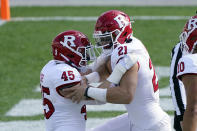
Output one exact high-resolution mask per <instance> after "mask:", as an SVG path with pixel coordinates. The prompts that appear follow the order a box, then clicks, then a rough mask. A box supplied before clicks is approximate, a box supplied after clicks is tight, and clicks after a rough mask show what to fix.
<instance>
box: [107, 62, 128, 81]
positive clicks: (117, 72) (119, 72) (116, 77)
mask: <svg viewBox="0 0 197 131" xmlns="http://www.w3.org/2000/svg"><path fill="white" fill-rule="evenodd" d="M126 71H127V70H126V69H125V68H124V67H123V66H122V65H121V64H119V63H118V64H117V65H116V66H115V68H114V70H113V72H112V73H111V75H110V76H109V77H108V78H107V80H108V81H109V82H111V83H114V84H118V83H119V82H120V80H121V78H122V76H123V75H124V73H125V72H126Z"/></svg>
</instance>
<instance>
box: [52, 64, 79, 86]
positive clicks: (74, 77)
mask: <svg viewBox="0 0 197 131" xmlns="http://www.w3.org/2000/svg"><path fill="white" fill-rule="evenodd" d="M80 80H81V75H80V73H79V72H78V71H77V69H75V68H73V67H70V66H62V67H59V68H57V69H56V71H55V72H54V73H53V80H52V82H53V85H54V87H55V88H56V89H62V88H69V87H72V86H74V85H76V84H78V83H80Z"/></svg>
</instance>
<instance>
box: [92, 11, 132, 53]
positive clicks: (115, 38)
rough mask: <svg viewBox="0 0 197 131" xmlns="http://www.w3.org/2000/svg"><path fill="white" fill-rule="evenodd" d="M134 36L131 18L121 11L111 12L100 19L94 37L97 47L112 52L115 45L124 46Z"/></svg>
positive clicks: (102, 15)
mask: <svg viewBox="0 0 197 131" xmlns="http://www.w3.org/2000/svg"><path fill="white" fill-rule="evenodd" d="M131 35H132V27H131V22H130V18H129V16H128V15H127V14H125V13H124V12H122V11H119V10H110V11H107V12H104V13H103V14H101V16H99V17H98V19H97V22H96V25H95V30H94V34H93V37H94V38H95V41H96V45H97V47H102V48H103V49H104V50H105V49H106V50H107V49H110V50H112V49H113V48H112V47H114V45H115V44H119V43H120V44H123V43H125V41H126V40H127V39H129V37H130V36H131Z"/></svg>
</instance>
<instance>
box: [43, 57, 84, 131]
mask: <svg viewBox="0 0 197 131" xmlns="http://www.w3.org/2000/svg"><path fill="white" fill-rule="evenodd" d="M80 80H81V75H80V73H79V72H78V71H77V69H75V68H73V67H71V66H69V65H68V64H65V63H64V62H62V61H57V60H51V61H49V62H48V63H47V64H46V65H45V66H44V67H43V69H42V71H41V74H40V86H41V88H42V97H43V108H44V115H45V125H46V131H63V130H68V131H85V121H86V120H85V119H86V107H85V105H84V104H83V103H79V104H76V103H73V102H72V101H71V100H70V99H66V98H64V97H63V96H61V95H60V94H59V93H58V88H62V87H69V86H72V85H76V84H77V83H79V82H80Z"/></svg>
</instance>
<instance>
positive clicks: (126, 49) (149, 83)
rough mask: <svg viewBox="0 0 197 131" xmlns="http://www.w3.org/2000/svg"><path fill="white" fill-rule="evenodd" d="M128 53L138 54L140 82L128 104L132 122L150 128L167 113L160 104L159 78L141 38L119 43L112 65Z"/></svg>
mask: <svg viewBox="0 0 197 131" xmlns="http://www.w3.org/2000/svg"><path fill="white" fill-rule="evenodd" d="M127 53H132V54H133V55H136V56H137V59H138V61H137V64H138V67H139V68H138V82H137V88H136V92H135V96H134V99H133V100H132V102H131V103H130V104H126V105H125V106H126V108H127V111H128V114H129V118H130V121H131V124H133V125H135V126H138V127H140V128H143V129H148V128H150V127H151V126H154V125H155V124H156V123H158V122H159V121H161V120H162V118H163V117H164V116H166V113H165V112H164V111H163V110H162V108H161V107H160V105H159V89H158V79H157V76H156V74H155V70H154V67H153V65H152V62H151V59H150V56H149V54H148V52H147V50H146V48H145V47H144V45H143V44H142V42H141V41H140V40H138V39H137V38H135V37H132V41H131V42H130V43H125V44H122V45H118V46H117V47H116V48H115V49H114V50H113V52H112V55H111V67H112V70H113V69H114V67H115V65H116V64H117V63H118V62H120V61H121V59H122V58H124V56H126V54H127Z"/></svg>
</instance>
